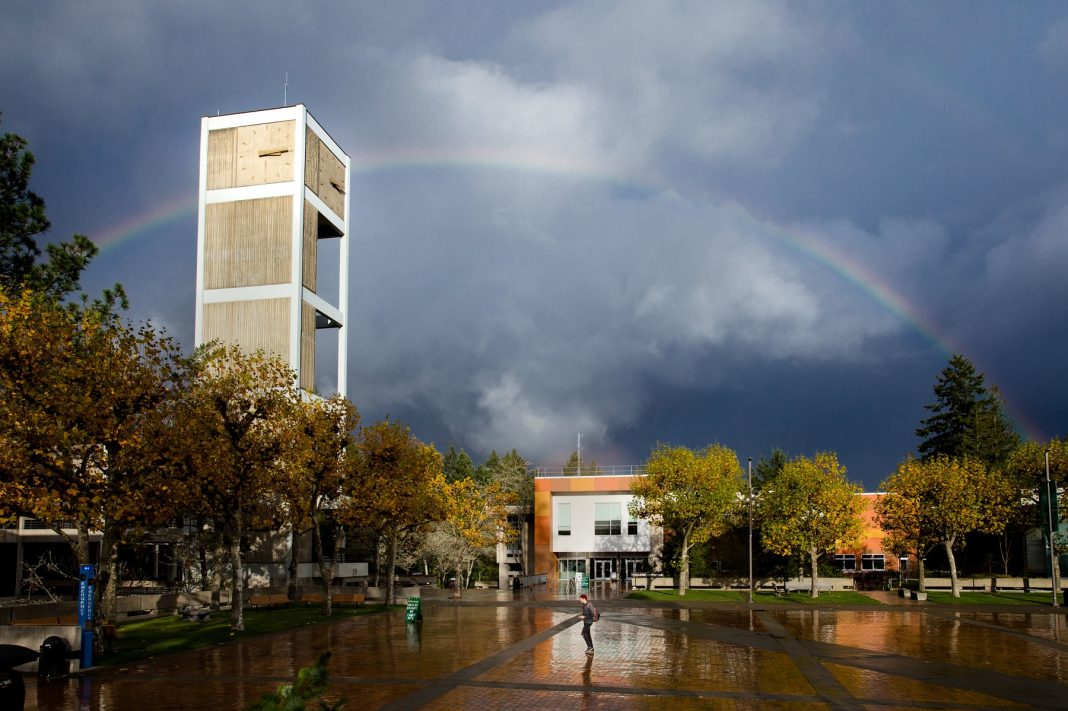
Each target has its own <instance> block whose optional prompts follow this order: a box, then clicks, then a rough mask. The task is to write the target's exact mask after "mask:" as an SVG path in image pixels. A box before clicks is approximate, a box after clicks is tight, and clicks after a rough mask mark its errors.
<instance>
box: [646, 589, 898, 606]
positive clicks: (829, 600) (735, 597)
mask: <svg viewBox="0 0 1068 711" xmlns="http://www.w3.org/2000/svg"><path fill="white" fill-rule="evenodd" d="M627 599H628V600H662V601H670V602H682V601H686V600H692V601H699V602H747V601H748V600H749V594H748V592H746V591H744V590H694V589H692V588H691V589H690V590H687V591H686V595H685V597H679V593H678V591H677V590H635V591H633V592H631V593H630V594H629V595H627ZM753 599H754V601H755V602H759V603H761V604H764V605H769V604H770V605H775V604H782V603H788V602H790V603H800V604H803V605H879V604H881V603H879V602H878V601H876V600H873V599H871V598H870V597H868V596H867V595H861V594H860V593H857V592H853V591H852V590H836V591H833V592H821V593H820V596H819V597H818V598H816V599H815V600H813V599H812V598H811V597H809V595H808V593H788V594H786V595H783V596H778V595H776V594H775V593H771V592H763V591H757V593H756V595H754V597H753Z"/></svg>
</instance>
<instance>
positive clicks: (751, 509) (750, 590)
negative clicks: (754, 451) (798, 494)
mask: <svg viewBox="0 0 1068 711" xmlns="http://www.w3.org/2000/svg"><path fill="white" fill-rule="evenodd" d="M749 604H750V605H752V604H753V458H752V457H749Z"/></svg>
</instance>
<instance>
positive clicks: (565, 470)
mask: <svg viewBox="0 0 1068 711" xmlns="http://www.w3.org/2000/svg"><path fill="white" fill-rule="evenodd" d="M530 472H531V474H533V475H534V476H535V477H544V476H640V475H642V474H645V465H644V464H613V465H609V466H604V465H601V464H598V465H597V466H596V467H592V466H591V467H586V466H583V467H582V469H581V470H577V469H576V468H575V467H531V468H530Z"/></svg>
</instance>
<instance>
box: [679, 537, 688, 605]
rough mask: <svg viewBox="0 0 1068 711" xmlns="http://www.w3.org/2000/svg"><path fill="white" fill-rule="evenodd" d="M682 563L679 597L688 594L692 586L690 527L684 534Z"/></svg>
mask: <svg viewBox="0 0 1068 711" xmlns="http://www.w3.org/2000/svg"><path fill="white" fill-rule="evenodd" d="M681 562H682V565H681V566H680V570H679V597H685V596H686V589H687V588H688V587H689V586H690V528H687V529H686V531H685V533H683V534H682V561H681Z"/></svg>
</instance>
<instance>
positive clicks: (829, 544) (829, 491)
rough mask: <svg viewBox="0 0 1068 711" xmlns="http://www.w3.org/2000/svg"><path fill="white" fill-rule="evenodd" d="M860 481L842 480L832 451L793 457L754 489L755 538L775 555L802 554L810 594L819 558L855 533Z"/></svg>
mask: <svg viewBox="0 0 1068 711" xmlns="http://www.w3.org/2000/svg"><path fill="white" fill-rule="evenodd" d="M860 492H861V488H860V486H858V485H856V484H853V483H852V482H850V481H849V480H848V479H846V469H845V467H844V466H842V465H841V464H839V463H838V457H837V456H836V455H835V454H834V453H833V452H820V453H817V454H816V455H815V456H814V457H813V458H812V459H809V458H808V457H796V458H794V459H791V460H790V461H788V462H786V464H785V465H783V468H782V471H781V472H779V474H778V476H776V477H775V478H774V479H772V480H771V482H770V483H767V484H765V486H764V488H763V489H761V491H760V498H759V500H758V505H757V509H758V512H759V518H760V526H761V528H760V538H761V541H763V544H764V546H765V547H766V548H768V549H770V550H772V551H774V552H775V553H779V554H781V555H792V554H800V555H807V556H808V558H809V564H810V566H811V568H812V585H811V595H812V597H814V598H815V597H818V596H819V565H818V563H819V559H820V556H822V555H823V554H824V553H830V552H833V551H834V550H835V548H836V546H839V545H843V544H849V543H852V542H853V541H855V540H856V539H857V538H858V537H859V536H860V533H861V530H862V524H861V519H860V514H861V510H862V508H863V505H864V504H863V502H862V501H861V498H860V496H858V494H860Z"/></svg>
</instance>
